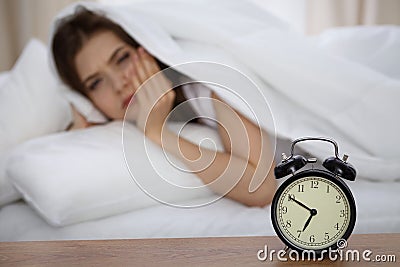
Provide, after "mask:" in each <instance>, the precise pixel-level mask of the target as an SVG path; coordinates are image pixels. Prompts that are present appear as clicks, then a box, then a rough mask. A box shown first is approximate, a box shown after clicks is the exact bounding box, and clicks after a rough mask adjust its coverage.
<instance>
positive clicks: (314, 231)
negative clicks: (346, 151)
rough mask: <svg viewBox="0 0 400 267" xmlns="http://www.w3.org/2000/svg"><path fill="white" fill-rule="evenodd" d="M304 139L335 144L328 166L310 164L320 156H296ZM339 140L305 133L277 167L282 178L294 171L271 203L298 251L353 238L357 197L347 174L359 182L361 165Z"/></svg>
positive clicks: (284, 235) (282, 233)
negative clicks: (356, 164) (352, 161)
mask: <svg viewBox="0 0 400 267" xmlns="http://www.w3.org/2000/svg"><path fill="white" fill-rule="evenodd" d="M304 141H323V142H329V143H331V144H333V146H334V148H335V156H332V157H329V158H327V159H325V161H324V162H323V164H322V166H323V167H324V168H325V169H322V168H321V169H316V168H314V167H313V166H312V168H308V169H305V170H301V169H302V168H303V167H305V166H306V165H307V164H313V163H316V162H317V159H316V158H306V157H304V156H302V155H294V154H293V151H294V148H295V145H296V144H298V143H300V142H304ZM338 150H339V149H338V145H337V143H336V142H335V141H334V140H331V139H329V138H323V137H305V138H300V139H297V140H295V141H293V143H292V147H291V155H290V156H289V157H287V156H286V155H285V154H284V153H282V162H280V163H279V164H277V166H276V167H275V169H274V172H275V177H276V179H280V178H283V177H286V176H288V175H289V176H290V177H289V178H288V179H287V180H286V181H284V182H283V183H282V184H281V185H280V186H279V188H278V189H277V191H276V193H275V195H274V198H273V201H272V204H271V219H272V224H273V227H274V229H275V232H276V233H277V235H278V237H279V238H280V239H281V240H282V241H283V242H284V243H285V244H286V246H287V247H288V248H291V249H295V250H297V251H305V250H311V251H314V252H316V253H317V254H318V253H321V252H322V251H323V250H328V249H332V250H335V249H337V248H338V241H339V240H341V239H344V240H347V238H348V237H349V236H350V234H351V233H352V231H353V228H354V225H355V221H356V205H355V201H354V197H353V195H352V193H351V191H350V189H349V187H348V186H347V185H346V183H345V182H344V181H343V179H346V180H349V181H354V180H355V178H356V170H355V168H354V167H353V166H352V165H351V164H350V163H348V162H347V159H348V156H347V155H344V156H343V158H342V159H340V158H339V156H338Z"/></svg>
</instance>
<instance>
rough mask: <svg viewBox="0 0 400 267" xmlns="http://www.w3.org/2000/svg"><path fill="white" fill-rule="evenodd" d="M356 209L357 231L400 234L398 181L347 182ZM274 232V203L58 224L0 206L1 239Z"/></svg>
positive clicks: (224, 202) (17, 207) (157, 210)
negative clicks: (271, 205)
mask: <svg viewBox="0 0 400 267" xmlns="http://www.w3.org/2000/svg"><path fill="white" fill-rule="evenodd" d="M349 185H350V187H351V188H352V191H353V193H354V196H355V198H356V204H357V208H358V215H357V222H356V227H355V230H354V233H395V232H400V205H398V203H399V202H400V194H399V192H400V183H373V182H366V181H357V182H354V183H349ZM258 235H275V232H274V230H273V227H272V224H271V220H270V207H269V206H268V207H265V208H249V207H245V206H243V205H241V204H238V203H236V202H233V201H231V200H229V199H221V200H220V201H218V202H216V203H213V204H211V205H208V206H204V207H201V208H195V209H180V208H173V207H169V206H165V205H162V204H160V205H158V206H154V207H151V208H146V209H142V210H137V211H133V212H128V213H124V214H120V215H117V216H112V217H108V218H103V219H100V220H94V221H87V222H84V223H79V224H75V225H70V226H67V227H62V228H55V227H52V226H50V225H48V224H47V223H46V222H45V221H44V220H42V219H41V218H40V217H39V216H38V215H37V214H36V213H35V212H34V210H32V209H31V208H30V207H29V206H28V205H27V204H25V203H24V202H17V203H14V204H10V205H7V206H5V207H3V208H1V209H0V241H22V240H67V239H120V238H163V237H174V238H175V237H210V236H258Z"/></svg>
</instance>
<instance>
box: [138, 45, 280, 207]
mask: <svg viewBox="0 0 400 267" xmlns="http://www.w3.org/2000/svg"><path fill="white" fill-rule="evenodd" d="M138 51H139V53H138V56H137V57H136V58H135V59H134V63H135V65H136V69H137V75H134V76H133V77H132V83H133V84H134V85H136V87H137V88H138V87H139V85H141V84H142V86H141V87H140V88H141V89H140V90H139V91H138V92H137V99H138V102H137V106H136V108H137V115H135V116H137V119H136V125H137V126H138V127H139V128H140V129H141V130H142V131H143V132H144V134H145V135H146V136H147V137H148V138H149V139H150V140H152V141H153V142H155V143H157V144H159V145H160V146H162V147H163V149H165V150H166V151H167V152H169V153H171V154H173V155H175V156H176V157H177V158H179V159H181V160H182V161H183V162H184V163H185V164H186V166H188V167H189V169H191V170H192V171H193V172H195V173H196V174H197V175H198V177H200V179H201V180H202V181H203V183H204V184H209V183H212V184H210V187H211V189H213V190H214V191H215V192H217V193H219V194H221V195H226V196H227V197H229V198H231V199H234V200H236V201H238V202H241V203H243V204H246V205H249V206H265V205H267V204H269V203H270V202H271V200H272V197H273V194H274V192H275V188H276V185H275V179H274V177H273V172H272V171H270V170H272V168H273V167H274V166H270V165H271V164H270V163H271V161H272V158H273V155H272V149H271V148H270V146H269V139H268V135H267V134H266V133H265V132H263V131H261V130H260V129H259V128H258V127H257V126H256V125H254V124H253V123H252V122H250V121H249V120H247V119H246V118H244V117H243V116H242V115H241V114H239V113H238V112H236V111H235V110H233V109H232V108H230V107H229V106H228V105H226V104H225V103H224V102H222V101H221V100H219V99H218V97H217V96H216V95H215V94H214V95H213V98H214V100H215V101H214V104H215V110H216V114H217V120H218V123H219V124H220V125H221V126H219V133H220V135H221V138H222V141H223V143H224V147H225V150H224V151H222V152H218V151H214V150H209V149H205V148H199V147H198V145H195V144H193V143H191V142H189V141H187V140H185V139H184V138H182V137H179V136H177V135H176V134H175V133H173V132H171V131H169V130H168V129H167V127H163V125H164V122H165V120H166V118H167V116H168V113H169V112H170V111H171V108H172V104H173V102H174V99H175V93H174V91H173V90H167V89H168V88H170V86H171V83H170V81H168V80H167V79H166V77H164V75H162V74H158V75H156V73H158V72H159V71H160V69H159V67H158V65H157V64H156V62H155V60H154V58H152V57H151V56H150V55H149V54H148V53H147V52H146V51H145V50H144V49H139V50H138ZM153 75H154V76H153ZM149 77H152V79H150V80H149V81H148V82H147V83H145V84H143V83H144V82H145V81H146V80H147V79H148V78H149ZM224 127H225V128H224ZM200 149H201V150H200ZM270 167H271V169H270ZM234 182H237V184H236V185H235V184H234ZM259 184H260V186H259V187H258V188H256V190H255V191H254V190H253V189H255V188H254V187H255V186H256V185H259ZM232 187H233V188H232ZM230 189H231V190H230ZM253 191H254V192H253Z"/></svg>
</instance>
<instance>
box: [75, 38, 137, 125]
mask: <svg viewBox="0 0 400 267" xmlns="http://www.w3.org/2000/svg"><path fill="white" fill-rule="evenodd" d="M136 53H137V51H136V49H135V48H133V47H132V46H130V45H128V44H127V43H125V42H123V41H122V40H121V39H120V38H118V37H117V36H116V35H115V34H114V33H112V32H111V31H102V32H99V33H97V34H95V35H94V36H92V37H91V38H90V39H89V40H87V41H86V43H85V45H84V46H83V48H82V49H81V50H80V51H79V53H78V54H77V55H76V57H75V64H76V68H77V72H78V75H79V78H80V79H81V82H82V83H83V85H84V88H85V93H86V95H87V96H88V97H89V98H90V100H91V101H92V102H93V103H94V104H95V105H96V106H97V108H98V109H100V111H102V112H103V113H104V114H105V115H106V116H107V117H109V118H110V119H123V118H124V114H125V111H126V109H127V106H128V104H129V101H130V99H131V98H132V96H133V95H134V93H135V92H136V90H137V88H134V86H133V84H132V81H131V80H132V79H131V77H133V76H132V75H136V73H137V72H136V69H135V65H134V64H133V56H134V55H135V54H136Z"/></svg>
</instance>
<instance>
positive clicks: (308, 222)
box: [303, 209, 317, 232]
mask: <svg viewBox="0 0 400 267" xmlns="http://www.w3.org/2000/svg"><path fill="white" fill-rule="evenodd" d="M315 215H317V210H316V209H312V210H311V211H310V217H308V219H307V221H306V224H305V225H304V227H303V232H304V230H306V228H307V226H308V225H309V224H310V222H311V219H312V217H314V216H315Z"/></svg>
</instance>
